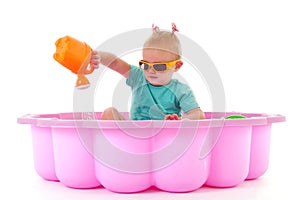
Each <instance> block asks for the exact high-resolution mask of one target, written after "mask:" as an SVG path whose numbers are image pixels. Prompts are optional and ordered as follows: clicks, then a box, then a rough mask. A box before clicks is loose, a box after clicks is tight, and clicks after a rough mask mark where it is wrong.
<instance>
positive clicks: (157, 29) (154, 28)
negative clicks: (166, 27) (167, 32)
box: [152, 24, 159, 32]
mask: <svg viewBox="0 0 300 200" xmlns="http://www.w3.org/2000/svg"><path fill="white" fill-rule="evenodd" d="M152 31H153V32H159V27H158V26H155V25H154V24H152Z"/></svg>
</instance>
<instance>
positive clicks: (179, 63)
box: [175, 60, 183, 71]
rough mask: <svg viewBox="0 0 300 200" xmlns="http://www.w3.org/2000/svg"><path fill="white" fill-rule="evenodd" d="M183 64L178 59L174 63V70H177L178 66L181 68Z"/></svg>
mask: <svg viewBox="0 0 300 200" xmlns="http://www.w3.org/2000/svg"><path fill="white" fill-rule="evenodd" d="M182 65H183V62H182V61H181V60H180V61H178V62H177V63H176V64H175V71H178V70H179V69H180V68H181V66H182Z"/></svg>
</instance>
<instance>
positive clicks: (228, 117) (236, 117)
mask: <svg viewBox="0 0 300 200" xmlns="http://www.w3.org/2000/svg"><path fill="white" fill-rule="evenodd" d="M243 118H246V117H245V116H243V115H230V116H227V117H226V119H243Z"/></svg>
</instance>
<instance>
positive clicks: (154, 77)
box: [143, 49, 178, 86]
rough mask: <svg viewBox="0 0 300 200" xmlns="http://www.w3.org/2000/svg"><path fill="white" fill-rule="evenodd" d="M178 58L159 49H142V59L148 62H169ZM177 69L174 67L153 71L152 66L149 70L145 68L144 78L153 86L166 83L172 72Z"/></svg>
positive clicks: (169, 79)
mask: <svg viewBox="0 0 300 200" xmlns="http://www.w3.org/2000/svg"><path fill="white" fill-rule="evenodd" d="M176 59H178V58H177V56H176V55H174V54H172V53H170V52H167V51H163V50H159V49H144V50H143V60H144V61H147V62H148V63H157V62H170V61H174V60H176ZM175 71H177V69H175V65H174V67H172V68H171V69H169V70H166V71H162V72H160V71H155V70H154V69H153V68H152V67H150V69H149V70H145V71H144V74H145V78H146V80H147V81H148V82H149V83H151V85H154V86H162V85H167V84H168V83H169V82H170V81H171V79H172V76H173V73H174V72H175Z"/></svg>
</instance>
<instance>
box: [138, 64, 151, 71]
mask: <svg viewBox="0 0 300 200" xmlns="http://www.w3.org/2000/svg"><path fill="white" fill-rule="evenodd" d="M139 64H140V68H141V69H143V70H148V68H149V65H148V64H146V63H142V62H140V63H139Z"/></svg>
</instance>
